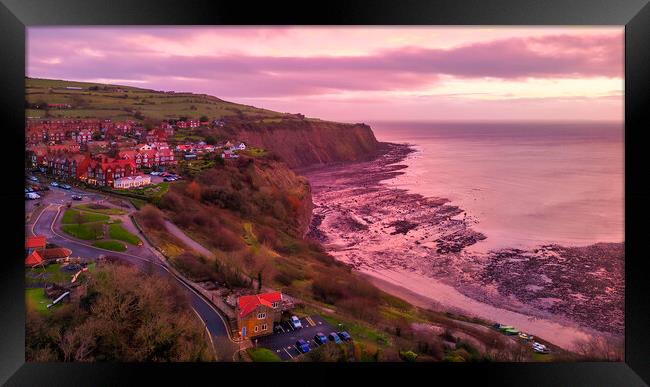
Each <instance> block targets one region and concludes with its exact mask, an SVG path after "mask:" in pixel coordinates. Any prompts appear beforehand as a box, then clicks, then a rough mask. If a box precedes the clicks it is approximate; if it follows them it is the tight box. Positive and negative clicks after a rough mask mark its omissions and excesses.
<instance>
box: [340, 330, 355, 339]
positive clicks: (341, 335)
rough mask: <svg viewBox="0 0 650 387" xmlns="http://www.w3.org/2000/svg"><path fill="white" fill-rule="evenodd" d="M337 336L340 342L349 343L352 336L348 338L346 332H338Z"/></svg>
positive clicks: (348, 335)
mask: <svg viewBox="0 0 650 387" xmlns="http://www.w3.org/2000/svg"><path fill="white" fill-rule="evenodd" d="M338 336H339V337H340V338H341V340H343V341H351V340H352V336H350V334H349V333H348V332H346V331H343V332H339V333H338Z"/></svg>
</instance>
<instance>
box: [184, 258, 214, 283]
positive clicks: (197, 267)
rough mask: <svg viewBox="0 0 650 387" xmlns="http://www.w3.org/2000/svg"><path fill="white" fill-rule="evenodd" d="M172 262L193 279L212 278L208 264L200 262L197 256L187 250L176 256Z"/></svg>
mask: <svg viewBox="0 0 650 387" xmlns="http://www.w3.org/2000/svg"><path fill="white" fill-rule="evenodd" d="M174 263H175V265H176V267H177V268H178V270H180V271H181V272H183V273H185V274H186V275H187V276H188V277H190V278H192V279H195V280H198V279H205V278H212V277H213V276H214V275H213V272H212V270H210V266H209V265H207V264H206V263H203V262H201V260H200V259H199V258H198V257H196V256H194V255H193V254H192V253H189V252H185V253H182V254H180V255H179V256H177V257H176V258H175V259H174Z"/></svg>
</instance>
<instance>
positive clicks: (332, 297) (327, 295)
mask: <svg viewBox="0 0 650 387" xmlns="http://www.w3.org/2000/svg"><path fill="white" fill-rule="evenodd" d="M335 278H336V277H335V276H328V275H324V274H323V273H321V274H320V275H319V276H318V277H316V278H314V281H313V282H312V285H311V289H312V293H313V294H314V298H316V299H317V300H319V301H322V302H324V303H326V304H332V305H333V304H336V303H337V302H338V301H339V300H341V299H342V298H343V297H344V296H345V285H343V284H339V283H338V282H336V280H335Z"/></svg>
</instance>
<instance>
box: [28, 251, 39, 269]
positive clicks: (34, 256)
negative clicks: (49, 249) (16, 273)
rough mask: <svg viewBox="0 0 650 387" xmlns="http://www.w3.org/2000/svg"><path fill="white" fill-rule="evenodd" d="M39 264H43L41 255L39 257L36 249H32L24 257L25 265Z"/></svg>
mask: <svg viewBox="0 0 650 387" xmlns="http://www.w3.org/2000/svg"><path fill="white" fill-rule="evenodd" d="M41 264H43V257H41V255H40V254H39V253H38V251H32V253H31V254H29V255H28V256H27V258H25V266H28V267H34V266H38V265H41Z"/></svg>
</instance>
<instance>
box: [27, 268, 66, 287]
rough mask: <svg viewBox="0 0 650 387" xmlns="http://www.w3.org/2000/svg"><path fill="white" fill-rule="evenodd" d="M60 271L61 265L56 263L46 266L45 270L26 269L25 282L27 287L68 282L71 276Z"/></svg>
mask: <svg viewBox="0 0 650 387" xmlns="http://www.w3.org/2000/svg"><path fill="white" fill-rule="evenodd" d="M60 269H61V265H60V264H58V263H56V264H51V265H47V266H46V267H45V270H43V268H42V267H37V268H33V269H28V270H27V271H26V273H25V282H26V283H27V285H28V286H29V285H31V284H36V283H61V282H70V279H71V278H72V274H71V273H66V272H62V271H61V270H60Z"/></svg>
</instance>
